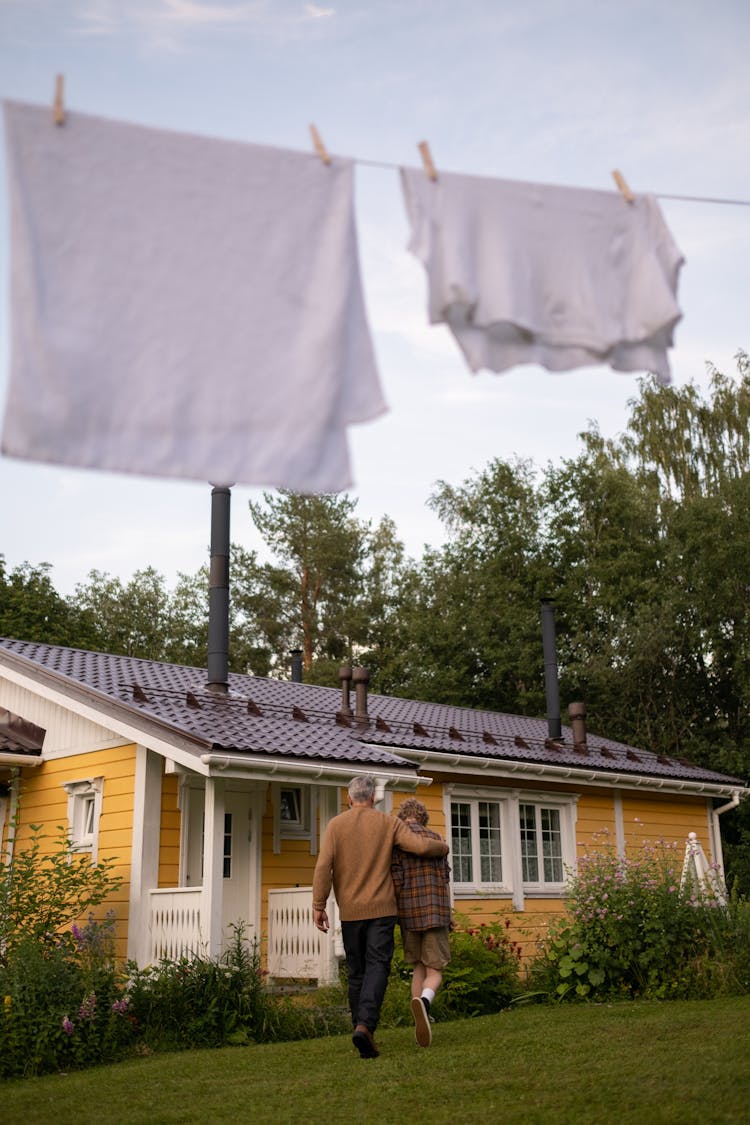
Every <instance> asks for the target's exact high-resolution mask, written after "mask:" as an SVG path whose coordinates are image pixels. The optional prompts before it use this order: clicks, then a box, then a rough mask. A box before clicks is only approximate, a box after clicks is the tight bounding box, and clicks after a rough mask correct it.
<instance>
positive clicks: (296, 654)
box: [291, 648, 302, 684]
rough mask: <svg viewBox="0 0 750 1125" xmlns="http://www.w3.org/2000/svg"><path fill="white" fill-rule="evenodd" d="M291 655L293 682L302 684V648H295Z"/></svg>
mask: <svg viewBox="0 0 750 1125" xmlns="http://www.w3.org/2000/svg"><path fill="white" fill-rule="evenodd" d="M291 655H292V683H293V684H301V683H302V649H301V648H293V649H292V653H291Z"/></svg>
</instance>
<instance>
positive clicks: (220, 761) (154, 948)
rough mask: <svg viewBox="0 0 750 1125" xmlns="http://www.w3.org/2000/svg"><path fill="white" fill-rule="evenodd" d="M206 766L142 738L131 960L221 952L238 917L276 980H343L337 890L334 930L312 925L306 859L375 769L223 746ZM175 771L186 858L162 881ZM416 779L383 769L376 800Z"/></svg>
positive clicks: (410, 786)
mask: <svg viewBox="0 0 750 1125" xmlns="http://www.w3.org/2000/svg"><path fill="white" fill-rule="evenodd" d="M203 764H204V766H205V767H206V772H205V774H202V775H201V774H200V773H198V772H197V771H189V770H188V771H186V770H185V769H184V768H182V767H179V766H176V765H175V763H173V762H170V761H167V763H166V767H165V766H164V760H163V758H162V756H161V755H159V754H157V753H155V752H153V751H150V750H149V749H147V748H146V747H143V746H139V747H138V748H137V761H136V801H135V808H136V816H135V819H134V833H133V861H132V868H131V874H132V877H131V885H130V901H129V925H128V941H127V957H128V959H129V960H133V961H135V962H136V963H137V964H139V965H141V966H144V965H148V964H156V963H158V962H159V961H160V960H162V959H163V958H168V959H170V960H174V959H179V958H180V957H191V956H196V955H199V956H202V957H208V958H215V957H218V956H220V955H221V953H222V952H223V951H224V950H225V949H226V948H227V946H228V944H229V942H230V941H231V940H232V937H233V933H234V927H235V925H236V924H237V923H242V925H243V926H244V935H245V937H246V938H247V940H248V941H253V940H258V941H259V942H260V945H261V954H262V958H263V963H264V968H265V971H266V973H267V975H268V977H269V978H271V979H278V980H288V979H296V980H310V981H313V980H317V981H318V982H319V983H321V984H322V983H331V982H334V981H337V980H338V975H339V959H340V957H341V956H343V946H342V943H341V934H340V926H339V921H338V912H337V909H336V903H335V900H334V899H333V896H331V898H330V900H329V903H328V916H329V919H330V920H331V931H330V934H329V935H324V934H321V933H320V931H318V930H316V929H315V926H314V925H313V916H312V886H311V874H312V866H313V865H314V858H312V859H311V858H310V857H314V856H315V855H316V854H317V842H318V839H319V836H320V834H322V833H323V832H324V831H325V828H326V826H327V824H328V822H329V820H330V819H331V818H332V817H333V816H335V815H337V813H338V812H339V811H340V792H341V788H342V787H344V786H345V785H346V784H347V783H348V781H349V780H350V779H351V777H353V776H355V775H356V774H357V773H365V772H367V771H366V770H364V769H363V768H362V767H360V768H359V769H357V768H356V767H355V768H352V767H348V766H347V767H345V768H342V767H340V766H334V767H331V766H326V767H322V768H321V766H320V765H319V764H317V763H316V765H315V767H314V770H309V769H308V770H305V769H304V767H302V768H300V765H299V764H294V763H291V762H288V761H287V762H284V763H283V765H282V764H281V763H278V764H272V763H269V762H268V760H266V761H265V762H262V761H259V760H258V759H257V758H256V759H248V758H247V757H240V756H239V755H238V756H237V757H232V756H228V755H226V754H221V755H213V754H211V755H208V754H207V755H204V757H203ZM259 767H262V768H259ZM170 774H178V778H179V786H178V788H177V793H178V807H179V809H180V827H179V865H178V874H177V879H176V881H175V883H176V885H172V886H164V885H163V883H164V877H163V869H162V879H161V882H162V885H161V886H159V882H160V879H159V873H160V858H161V857H160V849H161V848H163V839H162V835H161V830H162V786H163V781H164V778H165V777H168V776H169V775H170ZM420 780H421V779H420ZM417 784H418V782H417V778H416V776H415V775H414V774H413V773H412V774H411V775H409V774H408V773H406V771H405V775H393V776H379V777H378V788H379V795H380V799H381V800H382V799H383V798H384V797H385V795H386V790H387V789H388V788H392V787H395V786H396V785H398V787H399V788H400V789H403V788H406V789H414V788H416V785H417ZM269 787H270V802H271V804H272V806H273V810H274V827H273V837H272V840H271V839H270V838H269V826H268V825H269V819H268V817H267V819H266V823H265V843H264V834H263V833H264V829H263V823H264V812H265V811H266V807H267V800H268V799H269ZM295 791H296V792H297V793H299V794H301V795H302V801H301V804H302V805H303V812H300V810H297V809H294V808H292V809H291V810H289V808H288V807H287V801H286V799H287V797H289V796H291V795H292V794H293V793H294V792H295ZM139 798H140V799H139ZM304 810H306V812H305V811H304ZM295 815H298V816H299V818H300V824H299V831H298V835H299V840H298V841H297V842H296V849H297V850H296V854H297V855H300V854H301V853H300V851H299V848H300V841H302V842H303V846H304V851H305V855H307V857H308V858H307V861H306V863H305V865H304V867H303V866H301V865H300V867H299V869H298V871H297V870H295V868H294V866H292V865H293V864H294V862H296V861H295V858H294V854H293V853H294V848H295V840H294V836H295V831H297V829H296V827H295V822H294V820H293V817H294V816H295ZM304 816H306V817H307V820H306V821H304V823H303V820H304ZM308 841H309V844H308ZM175 842H176V841H175ZM264 848H265V849H266V850H265V854H264ZM285 848H287V849H288V853H287V858H286V861H285V868H286V869H285V870H284V871H282V872H281V874H282V875H284V879H283V880H279V879H278V876H279V866H280V865H279V857H280V855H282V853H284V849H285ZM282 858H283V857H282ZM274 860H275V861H276V862H274ZM305 875H307V878H305V877H304V876H305ZM295 876H296V877H297V878H299V880H300V881H299V883H296V882H295V885H292V886H290V885H288V883H287V885H282V886H274V883H275V882H276V881H282V882H286V881H291V880H292V879H294V878H295Z"/></svg>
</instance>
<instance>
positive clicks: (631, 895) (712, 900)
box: [531, 839, 750, 999]
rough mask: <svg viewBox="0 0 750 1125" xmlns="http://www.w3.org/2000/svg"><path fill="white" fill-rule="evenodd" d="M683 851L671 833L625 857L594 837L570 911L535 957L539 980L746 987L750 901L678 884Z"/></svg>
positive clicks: (696, 988) (607, 994)
mask: <svg viewBox="0 0 750 1125" xmlns="http://www.w3.org/2000/svg"><path fill="white" fill-rule="evenodd" d="M681 860H682V856H681V853H680V851H679V850H678V845H677V844H668V843H665V842H664V841H659V842H657V843H656V844H650V843H649V842H648V841H646V842H644V845H643V847H642V849H641V853H640V854H639V855H637V856H634V857H627V858H623V857H619V856H617V855H616V854H615V851H614V849H613V848H612V846H611V844H609V842H608V841H607V840H606V839H605V840H604V841H601V842H600V841H597V847H596V850H592V851H587V852H586V854H585V855H584V856H583V858H582V859H581V860H580V862H579V866H578V872H577V874H576V875H575V876H574V877H573V878H572V879H571V880H570V884H569V890H568V897H567V911H566V917H565V918H564V919H562V920H561V921H560V922H559V923H557V924H556V925H553V927H552V928H551V931H550V934H549V937H548V940H547V943H546V946H545V948H544V950H543V952H542V955H541V956H540V958H539V959H538V960H537V961H536V962H535V963H534V965H533V966H532V970H531V979H532V982H533V984H534V985H535V986H536V987H537V988H540V989H542V990H543V991H546V992H547V993H548V994H549V995H551V996H554V997H556V998H557V999H576V998H577V999H604V998H613V997H636V996H640V997H651V998H657V999H667V998H682V999H687V998H696V999H697V998H701V997H707V996H714V995H717V994H719V993H726V992H727V991H729V992H732V991H737V990H739V991H746V990H747V988H748V984H747V977H748V976H749V975H750V972H748V965H749V963H750V956H749V953H748V951H749V950H750V933H748V931H749V930H750V919H749V918H748V906H747V903H744V902H742V901H733V902H731V903H729V904H726V905H725V904H724V903H723V901H722V900H721V899H720V898H717V897H716V896H715V895H714V894H712V893H711V892H710V891H705V892H704V891H701V892H699V891H698V890H696V888H694V887H691V886H689V885H687V884H686V885H685V886H684V887H683V886H681V885H680V867H681ZM743 959H744V962H743ZM743 963H744V968H743ZM743 974H744V977H745V983H744V985H743V983H742V977H743Z"/></svg>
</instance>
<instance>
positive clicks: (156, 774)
mask: <svg viewBox="0 0 750 1125" xmlns="http://www.w3.org/2000/svg"><path fill="white" fill-rule="evenodd" d="M161 778H162V759H161V758H160V756H159V755H158V754H154V753H153V751H151V750H149V749H148V748H147V747H146V746H136V751H135V786H134V789H135V792H134V794H133V797H134V801H133V809H134V811H133V850H132V858H131V866H130V902H129V905H128V945H127V957H128V960H130V961H136V962H137V963H138V964H139V965H143V964H145V963H146V962H147V961H148V947H149V946H148V921H149V914H148V905H149V904H148V893H149V891H150V890H152V889H153V888H154V887H156V884H157V882H158V875H159V830H160V826H161Z"/></svg>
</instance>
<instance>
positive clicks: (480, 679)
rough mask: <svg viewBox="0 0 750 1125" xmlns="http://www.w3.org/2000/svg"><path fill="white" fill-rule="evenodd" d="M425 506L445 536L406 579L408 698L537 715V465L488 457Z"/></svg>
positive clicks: (540, 698) (541, 579) (540, 570)
mask: <svg viewBox="0 0 750 1125" xmlns="http://www.w3.org/2000/svg"><path fill="white" fill-rule="evenodd" d="M430 503H431V506H432V507H433V508H434V509H435V511H437V513H438V515H439V516H440V518H441V519H442V520H443V522H444V523H445V524H446V527H447V529H448V531H449V534H450V539H449V541H448V543H447V544H446V545H445V546H444V547H442V548H440V549H431V550H427V551H426V552H425V555H424V557H423V559H422V562H421V565H420V566H419V567H418V568H417V569H416V570H413V571H412V572H411V573H408V572H407V574H406V575H405V580H404V586H403V591H404V595H405V596H404V598H403V602H402V607H401V613H402V615H403V622H404V634H405V635H404V637H403V643H404V651H403V652H402V654H401V677H402V682H403V690H404V694H408V695H416V696H418V697H421V698H429V699H434V700H437V701H440V702H450V703H455V704H459V705H465V706H482V707H491V708H496V709H500V710H507V711H520V712H522V713H536V712H537V711H538V710H539V709H540V708H542V709H543V707H544V689H543V662H542V660H541V657H540V648H541V640H540V624H539V599H540V598H541V596H542V595H543V594H544V593H545V584H546V572H547V567H546V564H545V561H544V558H543V556H542V554H541V552H540V549H539V542H540V519H541V509H540V504H539V497H538V489H537V484H536V480H535V473H534V469H533V466H532V465H531V463H530V462H527V461H521V460H518V461H503V460H500V459H497V460H494V461H492V462H491V463H490V465H489V466H488V467H487V468H486V469H485V470H484V471H483V472H482V473H480V474H478V475H477V476H475V477H474V478H473V479H471V480H469V481H466V482H464V484H463V485H462V486H461V487H458V488H457V487H454V486H451V485H448V484H446V483H445V482H439V483H438V485H437V486H436V489H435V492H434V494H433V496H432V498H431V501H430Z"/></svg>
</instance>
